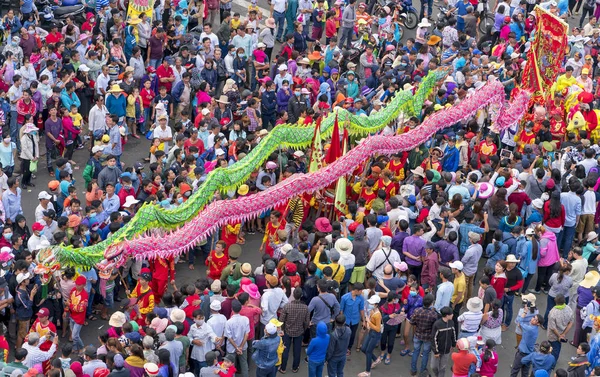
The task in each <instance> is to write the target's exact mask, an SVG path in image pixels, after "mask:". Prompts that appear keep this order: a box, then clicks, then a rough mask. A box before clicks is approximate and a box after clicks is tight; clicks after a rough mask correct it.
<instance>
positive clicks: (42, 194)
mask: <svg viewBox="0 0 600 377" xmlns="http://www.w3.org/2000/svg"><path fill="white" fill-rule="evenodd" d="M38 199H39V200H42V199H46V200H51V199H52V195H50V194H48V193H47V192H46V191H41V192H40V193H39V194H38Z"/></svg>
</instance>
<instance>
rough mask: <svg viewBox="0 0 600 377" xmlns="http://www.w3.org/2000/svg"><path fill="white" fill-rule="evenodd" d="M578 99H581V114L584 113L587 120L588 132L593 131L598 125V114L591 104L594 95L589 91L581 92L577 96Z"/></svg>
mask: <svg viewBox="0 0 600 377" xmlns="http://www.w3.org/2000/svg"><path fill="white" fill-rule="evenodd" d="M577 99H578V100H579V110H580V111H581V115H583V118H584V119H585V121H586V122H587V130H588V132H593V131H594V130H595V129H596V127H598V116H597V115H596V112H595V111H594V109H592V107H591V106H590V104H591V103H592V101H594V95H593V94H592V93H588V92H581V93H579V95H578V96H577ZM588 138H590V135H588Z"/></svg>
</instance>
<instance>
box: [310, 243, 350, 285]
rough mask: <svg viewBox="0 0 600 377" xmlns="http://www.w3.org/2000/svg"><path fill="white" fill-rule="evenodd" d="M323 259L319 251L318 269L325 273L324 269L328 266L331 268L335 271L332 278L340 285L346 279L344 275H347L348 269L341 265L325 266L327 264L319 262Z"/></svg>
mask: <svg viewBox="0 0 600 377" xmlns="http://www.w3.org/2000/svg"><path fill="white" fill-rule="evenodd" d="M320 257H321V252H320V251H318V252H317V254H316V255H315V260H314V262H315V265H316V266H317V268H318V269H319V270H321V271H323V269H324V268H325V267H327V266H329V267H331V269H332V270H333V276H332V277H331V278H332V279H333V280H335V281H337V282H338V283H341V282H342V280H343V279H344V275H346V268H344V266H342V265H341V264H338V263H333V262H332V263H329V264H325V263H321V262H319V258H320Z"/></svg>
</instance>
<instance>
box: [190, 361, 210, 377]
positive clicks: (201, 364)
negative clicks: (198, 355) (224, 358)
mask: <svg viewBox="0 0 600 377" xmlns="http://www.w3.org/2000/svg"><path fill="white" fill-rule="evenodd" d="M207 366H208V364H206V361H200V360H195V359H191V358H190V371H191V372H192V373H194V375H195V376H199V375H200V369H202V368H205V367H207Z"/></svg>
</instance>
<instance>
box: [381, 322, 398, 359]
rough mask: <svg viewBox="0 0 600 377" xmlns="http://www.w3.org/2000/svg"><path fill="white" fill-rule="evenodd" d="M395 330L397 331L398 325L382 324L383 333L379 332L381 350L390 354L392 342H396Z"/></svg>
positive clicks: (392, 347) (392, 346)
mask: <svg viewBox="0 0 600 377" xmlns="http://www.w3.org/2000/svg"><path fill="white" fill-rule="evenodd" d="M396 331H398V325H396V326H390V325H384V326H383V333H382V334H381V352H387V353H388V354H391V353H392V351H393V350H394V342H396Z"/></svg>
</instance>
